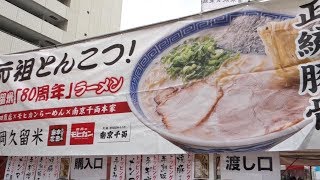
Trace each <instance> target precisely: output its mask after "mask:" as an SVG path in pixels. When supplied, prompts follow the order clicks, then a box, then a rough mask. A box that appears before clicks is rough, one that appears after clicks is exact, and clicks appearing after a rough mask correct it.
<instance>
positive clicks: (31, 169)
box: [24, 156, 59, 180]
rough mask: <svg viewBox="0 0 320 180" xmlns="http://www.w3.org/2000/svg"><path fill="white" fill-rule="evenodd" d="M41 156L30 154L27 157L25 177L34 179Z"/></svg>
mask: <svg viewBox="0 0 320 180" xmlns="http://www.w3.org/2000/svg"><path fill="white" fill-rule="evenodd" d="M38 158H39V157H34V156H30V157H28V159H27V164H26V171H25V173H24V179H26V180H33V179H35V177H36V171H37V163H38ZM57 177H59V176H57Z"/></svg>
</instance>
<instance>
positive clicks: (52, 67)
mask: <svg viewBox="0 0 320 180" xmlns="http://www.w3.org/2000/svg"><path fill="white" fill-rule="evenodd" d="M318 5H319V2H318V1H311V0H310V2H309V3H304V2H301V1H299V0H281V1H279V0H271V1H268V2H263V3H262V2H250V3H248V4H239V5H237V6H232V7H228V8H225V9H223V10H216V11H210V12H206V13H202V14H199V15H194V16H190V17H186V18H181V19H178V20H175V21H169V22H165V23H162V24H158V25H153V26H148V27H144V28H138V29H133V30H128V31H124V32H120V33H114V34H111V35H105V36H102V37H97V38H94V39H88V40H84V41H80V42H75V43H71V44H66V45H61V46H58V47H54V48H48V49H41V50H35V51H30V52H25V53H18V54H11V55H2V56H0V124H1V125H0V155H2V156H80V155H83V156H90V155H95V156H104V155H137V154H140V155H148V154H157V155H161V154H185V153H186V152H193V153H213V152H217V153H219V152H249V151H295V150H310V149H320V144H319V143H318V142H317V141H315V143H312V146H310V145H308V142H309V140H310V139H311V140H312V139H317V138H313V137H316V135H318V134H319V131H318V130H319V129H320V115H319V112H320V111H319V110H320V98H319V93H320V88H319V84H320V82H319V81H320V80H319V79H320V78H319V74H320V73H319V72H320V71H319V69H320V50H319V49H320V48H319V47H318V44H319V43H318V41H319V37H318V33H319V20H320V16H318V15H317V12H318V10H317V7H318ZM302 145H303V146H302Z"/></svg>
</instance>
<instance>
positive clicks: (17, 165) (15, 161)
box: [4, 156, 27, 180]
mask: <svg viewBox="0 0 320 180" xmlns="http://www.w3.org/2000/svg"><path fill="white" fill-rule="evenodd" d="M26 162H27V157H24V156H21V157H8V160H7V166H6V171H5V176H4V179H5V180H7V179H8V180H20V179H21V180H23V179H24V173H25V170H26Z"/></svg>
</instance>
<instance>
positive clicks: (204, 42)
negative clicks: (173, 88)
mask: <svg viewBox="0 0 320 180" xmlns="http://www.w3.org/2000/svg"><path fill="white" fill-rule="evenodd" d="M235 57H237V55H236V54H234V53H232V52H230V51H226V50H224V49H221V48H218V47H217V45H216V42H215V40H214V39H213V38H210V37H203V38H195V39H191V40H188V41H185V42H184V43H183V44H181V45H179V46H177V47H175V48H174V49H173V50H172V51H171V52H170V53H169V54H168V55H167V56H164V57H163V58H162V59H161V62H162V63H163V64H164V65H165V66H166V72H167V73H168V75H169V76H170V78H172V79H177V78H182V80H183V81H184V82H188V81H190V80H194V79H202V78H204V77H207V76H208V75H210V74H212V73H213V72H214V71H216V70H217V69H219V67H220V66H221V64H222V63H224V62H225V61H227V60H230V59H233V58H235Z"/></svg>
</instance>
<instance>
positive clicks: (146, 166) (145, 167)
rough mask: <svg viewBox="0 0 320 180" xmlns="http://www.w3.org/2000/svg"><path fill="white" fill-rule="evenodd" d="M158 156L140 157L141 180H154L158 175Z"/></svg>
mask: <svg viewBox="0 0 320 180" xmlns="http://www.w3.org/2000/svg"><path fill="white" fill-rule="evenodd" d="M158 165H159V155H144V156H142V164H141V169H142V175H141V177H142V179H151V180H156V179H157V177H158V176H157V174H158V169H159V167H158Z"/></svg>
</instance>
